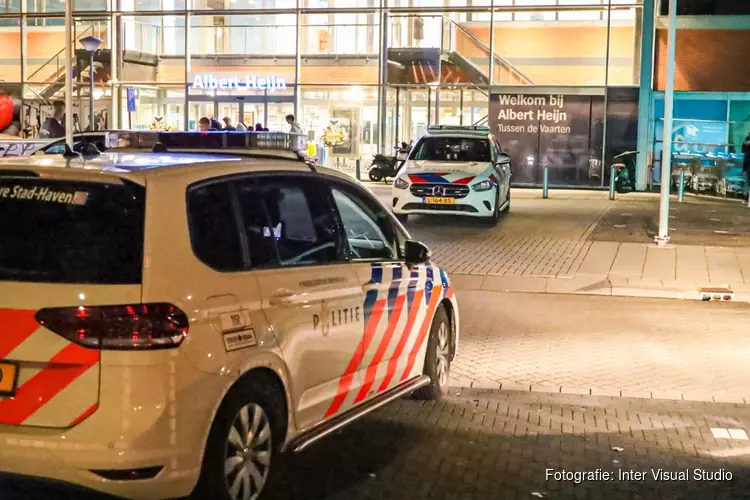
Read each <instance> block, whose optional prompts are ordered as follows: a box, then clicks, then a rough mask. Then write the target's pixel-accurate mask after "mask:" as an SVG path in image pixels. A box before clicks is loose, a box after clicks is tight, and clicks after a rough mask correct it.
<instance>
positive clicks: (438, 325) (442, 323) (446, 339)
mask: <svg viewBox="0 0 750 500" xmlns="http://www.w3.org/2000/svg"><path fill="white" fill-rule="evenodd" d="M451 335H452V333H451V324H450V320H449V319H448V313H447V312H446V310H445V307H444V306H442V305H441V306H440V307H439V308H438V310H437V312H436V313H435V318H434V319H433V320H432V325H431V326H430V337H429V339H428V340H427V352H426V353H425V359H424V374H425V375H427V376H429V377H430V384H429V385H426V386H424V387H420V388H419V389H417V390H416V391H414V397H416V398H417V399H425V400H430V401H432V400H435V399H439V398H440V397H441V396H442V395H443V393H444V392H445V389H446V388H447V387H448V381H449V379H450V371H451V353H452V350H451V349H452V347H451V344H452V342H451V341H452V338H451Z"/></svg>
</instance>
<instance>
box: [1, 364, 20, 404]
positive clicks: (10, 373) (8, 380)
mask: <svg viewBox="0 0 750 500" xmlns="http://www.w3.org/2000/svg"><path fill="white" fill-rule="evenodd" d="M17 381H18V365H17V364H15V363H11V362H9V361H0V396H15V395H16V382H17Z"/></svg>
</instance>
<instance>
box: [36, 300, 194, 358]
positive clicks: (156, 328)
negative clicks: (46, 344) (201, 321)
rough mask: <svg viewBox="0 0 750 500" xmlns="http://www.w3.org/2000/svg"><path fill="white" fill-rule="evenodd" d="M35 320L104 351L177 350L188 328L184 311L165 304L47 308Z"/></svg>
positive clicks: (76, 341)
mask: <svg viewBox="0 0 750 500" xmlns="http://www.w3.org/2000/svg"><path fill="white" fill-rule="evenodd" d="M35 319H36V321H37V323H39V324H40V325H42V326H44V327H45V328H47V329H49V330H51V331H53V332H55V333H56V334H58V335H61V336H62V337H65V338H66V339H68V340H70V341H71V342H75V343H76V344H79V345H82V346H84V347H90V348H92V349H106V350H127V349H133V350H148V349H168V348H170V347H177V346H179V345H180V344H181V343H182V341H183V340H184V339H185V337H186V336H187V333H188V328H189V326H190V325H189V323H188V318H187V316H186V315H185V313H184V312H182V311H181V310H180V309H179V308H178V307H176V306H173V305H172V304H166V303H154V304H132V305H119V306H91V307H89V306H77V307H56V308H47V309H40V310H39V311H37V313H36V316H35Z"/></svg>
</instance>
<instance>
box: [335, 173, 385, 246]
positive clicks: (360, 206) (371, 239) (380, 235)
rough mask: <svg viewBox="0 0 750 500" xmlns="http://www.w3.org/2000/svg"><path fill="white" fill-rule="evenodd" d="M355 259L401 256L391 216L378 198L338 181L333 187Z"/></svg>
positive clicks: (337, 206)
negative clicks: (367, 196)
mask: <svg viewBox="0 0 750 500" xmlns="http://www.w3.org/2000/svg"><path fill="white" fill-rule="evenodd" d="M331 190H332V192H333V200H334V203H335V204H336V209H337V210H338V212H339V216H340V217H341V223H342V225H343V227H344V232H345V233H346V239H347V242H348V245H349V252H350V253H351V256H352V257H353V258H354V259H368V260H369V259H378V260H395V259H397V258H398V256H399V252H398V241H397V239H396V237H395V234H394V230H393V225H392V224H391V222H390V216H389V215H388V213H387V212H386V210H385V209H384V208H383V207H382V206H381V205H380V204H379V203H377V202H376V201H375V200H369V199H367V198H366V197H364V196H361V195H359V194H358V193H355V192H354V190H353V189H350V188H347V187H346V186H344V185H343V184H339V183H336V184H334V185H333V186H332V188H331Z"/></svg>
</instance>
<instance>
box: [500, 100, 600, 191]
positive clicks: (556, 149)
mask: <svg viewBox="0 0 750 500" xmlns="http://www.w3.org/2000/svg"><path fill="white" fill-rule="evenodd" d="M595 98H596V97H595V96H587V95H561V94H541V95H538V94H510V93H509V94H492V95H491V96H490V111H489V114H490V123H489V124H490V127H491V128H492V131H493V133H494V134H495V136H496V137H497V138H498V139H499V140H500V143H501V144H502V146H503V149H505V150H507V152H508V154H509V155H510V157H511V161H512V163H513V164H514V165H516V166H517V168H514V177H515V181H516V182H538V181H539V177H540V173H541V168H540V166H541V165H545V164H546V165H549V166H550V167H555V166H560V167H566V168H567V167H573V168H576V167H579V168H586V165H587V162H588V158H589V147H590V142H591V134H592V130H591V126H592V115H594V118H596V117H597V116H596V115H597V113H601V110H599V109H598V108H596V107H594V99H595Z"/></svg>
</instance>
